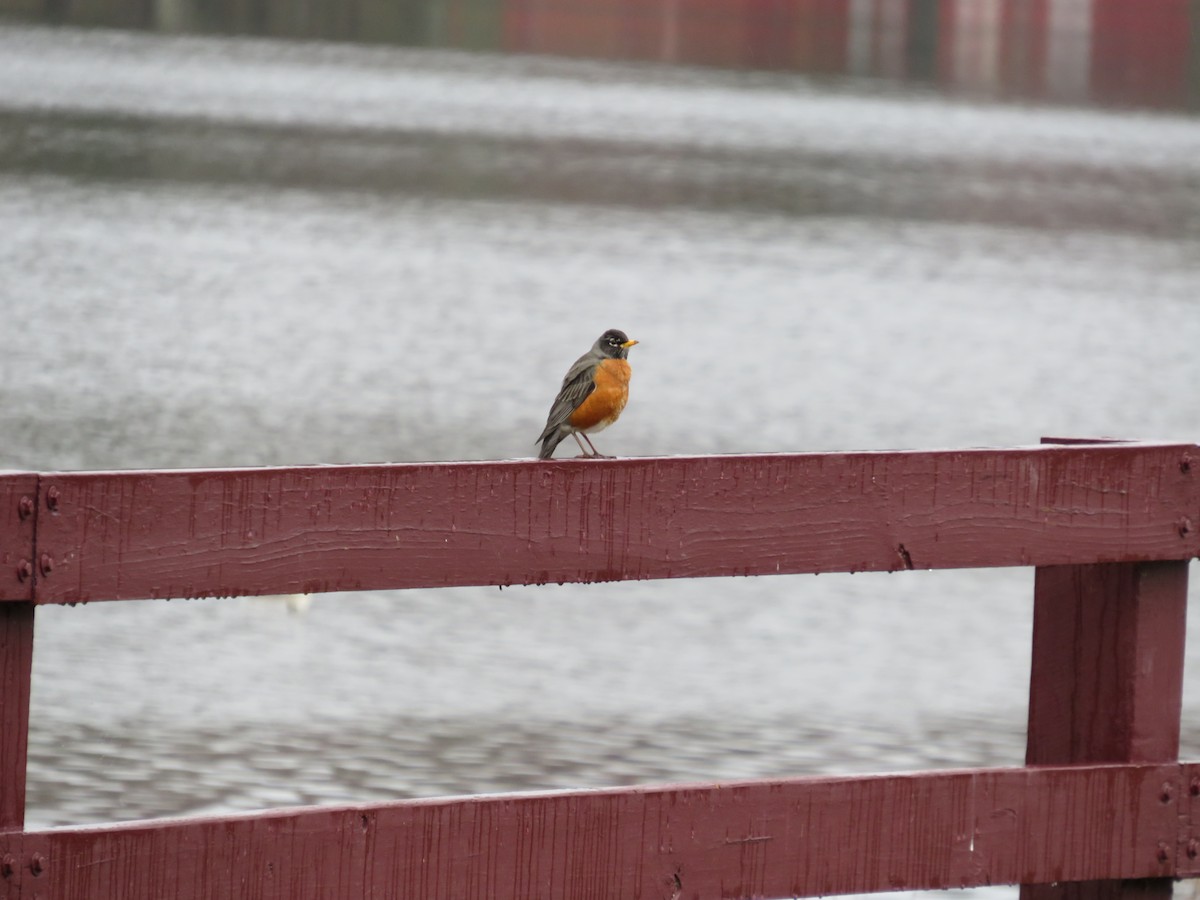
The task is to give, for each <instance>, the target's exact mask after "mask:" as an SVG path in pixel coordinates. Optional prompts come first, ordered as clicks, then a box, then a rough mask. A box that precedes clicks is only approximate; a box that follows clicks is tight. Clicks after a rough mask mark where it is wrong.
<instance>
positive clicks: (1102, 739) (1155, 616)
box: [1026, 561, 1188, 765]
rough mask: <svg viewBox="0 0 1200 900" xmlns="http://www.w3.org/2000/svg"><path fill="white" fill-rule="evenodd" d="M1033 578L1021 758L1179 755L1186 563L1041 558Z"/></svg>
mask: <svg viewBox="0 0 1200 900" xmlns="http://www.w3.org/2000/svg"><path fill="white" fill-rule="evenodd" d="M1034 579H1035V580H1034V614H1033V660H1032V667H1031V670H1030V671H1031V674H1030V693H1029V734H1028V744H1027V750H1026V762H1027V763H1029V764H1030V765H1043V764H1048V765H1062V764H1065V763H1076V762H1166V761H1170V760H1174V759H1176V758H1177V756H1178V753H1179V727H1180V714H1181V710H1182V705H1183V660H1184V638H1185V635H1186V627H1187V581H1188V563H1187V562H1186V561H1182V562H1160V563H1140V564H1137V563H1132V564H1107V565H1093V566H1048V567H1041V568H1038V570H1037V572H1036V574H1035V576H1034Z"/></svg>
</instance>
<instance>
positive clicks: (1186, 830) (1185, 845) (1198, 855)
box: [1175, 763, 1200, 878]
mask: <svg viewBox="0 0 1200 900" xmlns="http://www.w3.org/2000/svg"><path fill="white" fill-rule="evenodd" d="M1180 768H1181V769H1182V773H1183V774H1182V780H1183V788H1184V791H1185V793H1184V797H1183V800H1182V801H1181V802H1182V810H1183V812H1184V815H1183V816H1182V818H1181V821H1180V826H1181V827H1180V834H1179V841H1178V842H1177V843H1176V845H1175V869H1176V872H1175V874H1176V876H1177V877H1179V878H1200V763H1184V764H1183V765H1182V766H1181V767H1180Z"/></svg>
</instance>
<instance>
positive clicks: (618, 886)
mask: <svg viewBox="0 0 1200 900" xmlns="http://www.w3.org/2000/svg"><path fill="white" fill-rule="evenodd" d="M1181 777H1182V776H1181V769H1180V767H1179V766H1177V765H1166V766H1122V767H1071V768H1058V769H1055V768H1050V769H985V770H965V771H956V772H940V773H924V774H916V775H888V776H868V777H859V778H847V779H842V778H811V779H796V780H788V781H777V782H758V783H741V784H725V785H710V786H674V787H663V788H629V789H611V790H601V791H587V792H570V793H557V794H542V795H508V796H503V795H501V796H492V797H476V798H464V799H449V800H431V801H409V802H403V803H395V804H389V805H378V806H367V807H357V808H349V809H316V810H302V811H274V812H269V813H263V814H255V815H248V816H235V817H229V818H219V819H197V820H185V821H176V822H157V823H135V824H130V825H122V826H113V827H103V828H78V829H62V830H54V831H47V832H27V833H26V834H25V835H24V837H23V841H24V844H23V847H22V848H21V850H20V852H23V854H24V856H25V857H30V856H31V855H32V854H34V853H39V854H41V856H42V857H43V859H44V860H45V865H44V869H43V872H42V874H41V875H40V876H39V877H38V879H37V885H36V887H37V889H38V890H39V891H40V892H41V894H42V896H46V897H55V898H59V900H83V898H88V900H90V898H95V897H121V898H124V900H151V898H154V900H158V898H162V897H172V898H176V900H221V898H234V897H239V898H240V897H255V898H259V900H277V898H278V900H284V898H286V900H306V898H330V900H333V898H339V900H341V898H357V897H381V898H382V897H420V898H422V900H437V898H446V900H450V898H453V900H472V898H495V900H504V898H513V900H530V898H557V897H581V898H590V900H606V898H622V900H626V898H662V900H668V898H701V897H704V898H708V897H723V898H740V897H745V898H751V897H792V896H813V895H830V894H841V893H848V892H865V891H883V890H899V889H937V888H948V887H969V886H978V885H985V884H1012V883H1017V882H1022V881H1023V882H1045V881H1053V880H1079V879H1087V878H1093V877H1096V876H1097V875H1098V874H1101V873H1103V874H1110V875H1114V876H1118V877H1126V878H1145V877H1150V876H1165V875H1170V874H1172V872H1173V857H1168V858H1167V860H1166V861H1164V860H1162V859H1160V848H1161V847H1163V846H1171V845H1173V844H1174V842H1175V841H1176V839H1177V837H1178V831H1179V809H1178V805H1177V804H1176V803H1175V802H1174V801H1168V802H1163V801H1162V799H1161V794H1162V791H1163V785H1164V784H1169V785H1172V786H1173V788H1174V789H1175V790H1176V793H1175V795H1174V796H1176V797H1178V796H1179V794H1178V790H1179V789H1180V788H1181V787H1182V784H1181ZM3 841H4V837H3V836H0V854H2V853H3V852H5V848H4V845H3ZM25 877H26V883H27V884H28V883H29V876H28V874H26V876H25Z"/></svg>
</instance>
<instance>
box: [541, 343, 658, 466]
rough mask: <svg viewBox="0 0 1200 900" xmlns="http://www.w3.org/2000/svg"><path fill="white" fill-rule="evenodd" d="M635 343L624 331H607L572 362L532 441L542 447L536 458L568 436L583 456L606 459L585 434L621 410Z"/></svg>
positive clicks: (612, 419)
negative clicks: (539, 430) (537, 434)
mask: <svg viewBox="0 0 1200 900" xmlns="http://www.w3.org/2000/svg"><path fill="white" fill-rule="evenodd" d="M636 343H637V341H631V340H630V339H629V337H628V336H627V335H626V334H625V332H623V331H620V330H619V329H616V328H610V329H609V330H608V331H606V332H604V334H602V335H600V337H598V338H597V339H596V343H594V344H592V349H591V350H589V351H588V352H587V353H585V354H583V356H581V357H579V359H577V360H575V365H573V366H571V368H570V369H568V370H567V374H566V377H565V378H563V382H562V387H561V388H560V389H559V391H558V396H557V397H555V398H554V404H553V405H552V406H551V407H550V415H549V416H547V417H546V427H545V428H544V429H543V430H542V435H541V437H539V438H538V439H537V440H536V441H534V443H535V444H541V445H542V449H541V450H540V451H538V459H549V458H550V457H551V456H553V455H554V448H555V447H557V446H558V445H559V443H560V442H561V441H562V440H563V439H564V438H565V437H566V436H567V435H568V434H569V435H572V436H573V437H574V438H575V442H576V443H577V444H579V449H580V450H582V451H583V455H584V456H586V457H589V458H592V459H595V458H597V457H600V458H606V457H604V455H603V454H602V453H599V452H597V450H596V448H595V446H594V445H593V444H592V440H591V438H589V437H588V435H589V434H591V433H594V432H597V431H601V430H603V429H605V428H607V427H608V426H609V425H611V424H612V423H613V422H615V421H617V417H618V416H620V415H621V410H623V409H624V408H625V403H626V401H627V400H628V399H629V374H630V369H629V361H628V357H629V348H630V347H632V346H633V345H634V344H636ZM581 434H582V435H583V440H584V441H587V443H588V447H591V452H590V453H589V452H588V449H587V447H584V446H583V441H581V440H580V439H579V436H580V435H581Z"/></svg>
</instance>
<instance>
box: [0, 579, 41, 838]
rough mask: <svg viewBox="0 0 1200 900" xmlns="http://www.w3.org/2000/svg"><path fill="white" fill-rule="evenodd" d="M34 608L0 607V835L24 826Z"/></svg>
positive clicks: (20, 605)
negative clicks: (5, 831) (0, 832)
mask: <svg viewBox="0 0 1200 900" xmlns="http://www.w3.org/2000/svg"><path fill="white" fill-rule="evenodd" d="M33 614H34V606H33V604H32V603H30V602H29V601H24V602H21V603H15V602H9V603H0V831H4V830H5V829H11V828H21V827H22V826H23V825H24V824H25V763H26V758H27V757H26V753H27V747H28V741H29V688H30V674H31V671H32V665H33V618H34V615H33Z"/></svg>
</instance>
